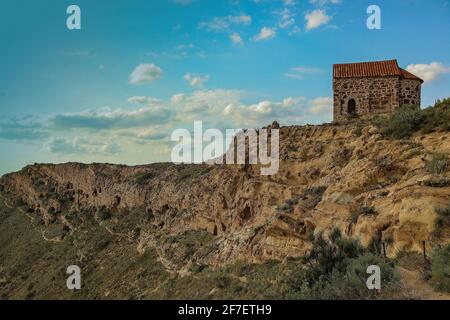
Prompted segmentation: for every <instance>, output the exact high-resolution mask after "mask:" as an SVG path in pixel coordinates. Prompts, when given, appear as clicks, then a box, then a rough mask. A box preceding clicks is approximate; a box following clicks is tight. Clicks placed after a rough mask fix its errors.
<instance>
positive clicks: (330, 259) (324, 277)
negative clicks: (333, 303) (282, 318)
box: [285, 229, 400, 299]
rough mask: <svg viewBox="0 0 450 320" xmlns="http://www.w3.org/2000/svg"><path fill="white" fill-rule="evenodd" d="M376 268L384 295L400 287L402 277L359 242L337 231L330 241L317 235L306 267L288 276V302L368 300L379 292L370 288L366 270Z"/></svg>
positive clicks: (377, 295)
mask: <svg viewBox="0 0 450 320" xmlns="http://www.w3.org/2000/svg"><path fill="white" fill-rule="evenodd" d="M370 265H377V266H379V267H380V269H381V273H382V275H383V276H382V281H383V282H382V288H383V289H384V290H383V291H384V292H386V291H387V292H389V293H392V292H393V290H392V289H396V288H399V287H400V280H399V277H398V275H397V273H396V271H395V269H394V267H392V266H391V265H390V264H388V263H387V262H385V261H384V260H382V259H381V258H380V257H378V256H376V255H374V254H372V253H368V252H367V251H366V250H365V249H364V248H363V247H362V246H361V245H360V244H359V242H357V241H356V240H351V239H344V238H342V236H341V234H340V232H338V231H337V229H335V230H333V232H332V233H331V235H330V241H327V240H325V239H324V238H323V237H322V236H318V237H317V238H316V239H315V241H314V242H313V247H312V250H311V252H310V253H309V255H308V256H307V257H306V258H305V266H307V267H304V268H300V269H295V270H293V271H292V272H291V273H290V275H289V276H287V277H286V279H285V281H286V286H287V293H286V297H287V298H288V299H368V298H377V297H379V295H380V292H377V291H371V290H368V289H367V286H366V280H367V277H368V276H367V267H368V266H370Z"/></svg>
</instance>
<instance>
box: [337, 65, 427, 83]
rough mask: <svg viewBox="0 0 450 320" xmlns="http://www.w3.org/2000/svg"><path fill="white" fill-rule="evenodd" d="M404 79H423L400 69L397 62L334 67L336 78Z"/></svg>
mask: <svg viewBox="0 0 450 320" xmlns="http://www.w3.org/2000/svg"><path fill="white" fill-rule="evenodd" d="M389 76H391V77H402V78H404V79H414V80H420V81H422V82H423V80H422V79H420V78H419V77H416V76H415V75H413V74H412V73H410V72H408V71H406V70H404V69H402V68H400V67H399V66H398V63H397V60H387V61H372V62H358V63H345V64H335V65H333V77H334V78H368V77H389Z"/></svg>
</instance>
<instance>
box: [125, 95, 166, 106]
mask: <svg viewBox="0 0 450 320" xmlns="http://www.w3.org/2000/svg"><path fill="white" fill-rule="evenodd" d="M128 103H131V104H145V105H148V106H152V105H153V106H156V105H161V100H160V99H157V98H153V97H146V96H133V97H129V98H128Z"/></svg>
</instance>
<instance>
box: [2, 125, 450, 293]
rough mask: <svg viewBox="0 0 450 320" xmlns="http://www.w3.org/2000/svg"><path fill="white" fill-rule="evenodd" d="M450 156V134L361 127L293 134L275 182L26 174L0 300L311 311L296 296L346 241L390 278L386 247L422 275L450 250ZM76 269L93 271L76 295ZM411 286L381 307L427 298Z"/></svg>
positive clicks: (244, 172)
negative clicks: (317, 258)
mask: <svg viewBox="0 0 450 320" xmlns="http://www.w3.org/2000/svg"><path fill="white" fill-rule="evenodd" d="M449 154H450V136H449V134H448V131H447V128H436V130H433V131H431V130H415V131H414V130H413V131H412V132H411V135H410V136H409V135H408V136H403V137H402V139H399V138H398V137H394V138H393V137H392V134H390V135H389V125H388V124H383V125H377V123H376V121H366V120H354V121H347V122H344V123H340V124H328V125H322V126H291V127H282V128H281V129H280V157H281V162H280V170H279V172H278V174H277V175H274V176H271V177H264V176H261V175H260V174H259V168H257V167H256V166H250V165H245V166H244V165H242V166H238V165H234V166H231V165H223V166H220V165H214V166H210V165H206V164H205V165H174V164H152V165H145V166H135V167H128V166H121V165H111V164H90V165H86V164H77V163H68V164H61V165H53V164H36V165H31V166H27V167H25V168H23V169H22V170H21V171H19V172H16V173H11V174H8V175H5V176H3V177H2V178H1V180H0V191H1V192H0V194H1V196H0V200H1V201H0V207H1V208H0V210H1V211H0V297H1V298H2V299H9V298H31V299H36V298H67V299H69V298H100V299H118V298H119V299H121V298H131V299H139V298H147V299H148V298H156V299H158V298H186V297H191V298H305V296H304V294H303V291H302V290H303V289H301V288H300V289H296V288H293V287H292V284H290V283H292V282H293V281H292V279H293V277H294V278H295V277H296V272H297V271H298V270H302V269H303V268H304V257H305V256H308V255H309V253H310V252H311V249H313V252H314V249H315V248H316V246H317V243H318V242H317V237H318V236H319V235H321V234H323V236H324V238H325V239H328V238H330V239H331V238H333V236H332V234H333V233H336V232H338V231H337V230H336V229H338V230H339V231H340V232H339V239H340V240H337V242H336V248H337V249H339V248H341V247H340V246H341V244H339V243H340V242H339V241H344V239H355V240H358V241H359V242H360V243H361V244H362V245H363V247H365V248H367V249H362V248H361V249H357V250H367V255H368V254H369V251H370V252H371V253H370V254H371V255H372V256H371V257H373V259H378V260H377V261H381V262H380V263H386V268H389V266H388V264H387V262H385V260H384V258H383V246H384V248H385V251H386V259H389V261H395V262H398V263H399V264H400V265H402V267H404V264H406V265H408V263H409V269H410V270H415V271H418V270H422V269H420V268H422V267H423V266H421V265H422V264H423V261H422V259H421V258H420V255H422V254H423V248H424V246H425V249H426V253H427V255H428V256H430V255H431V254H432V253H433V252H435V251H436V250H438V249H439V248H443V247H445V246H446V245H447V244H448V243H449V242H450V223H449V221H448V219H449V218H448V210H449V209H448V207H449V199H450V175H449V169H450V166H449V165H448V164H447V163H448V160H447V159H448V155H449ZM446 208H447V209H446ZM445 210H447V211H445ZM443 212H447V213H444V214H443ZM446 214H447V215H446ZM314 238H316V240H314ZM341 238H342V239H341ZM346 241H350V240H346ZM351 243H353V242H351ZM356 247H357V245H355V248H356ZM358 248H359V247H358ZM358 252H359V251H358ZM361 252H362V251H361ZM364 254H366V253H364ZM361 255H363V253H361ZM310 257H311V256H310ZM358 257H359V253H358V255H355V256H351V257H350V258H351V259H357V258H358ZM346 258H349V256H346ZM371 259H372V258H371ZM386 261H387V260H386ZM411 261H413V263H412V266H411ZM71 264H78V265H79V266H80V267H82V270H83V284H84V287H83V289H82V290H80V291H79V292H75V293H72V292H71V291H69V290H67V288H65V279H66V278H67V275H66V274H65V268H66V267H67V266H68V265H71ZM423 268H427V266H425V267H423ZM386 270H387V269H386ZM389 270H390V269H389ZM330 272H331V271H330ZM392 272H396V271H395V270H393V271H392ZM330 274H331V273H330ZM299 277H300V278H301V277H303V275H301V276H299ZM394 278H395V276H394V275H393V276H392V279H394ZM289 279H290V280H289ZM295 279H298V277H297V278H295ZM328 280H329V279H328ZM328 280H327V281H328ZM330 281H331V280H330ZM446 281H448V279H447V280H446ZM294 282H295V281H294ZM274 284H277V285H274ZM403 286H404V284H401V281H399V282H398V283H396V287H395V288H390V289H392V290H387V291H384V292H383V293H382V294H380V295H378V296H376V297H378V298H392V297H402V298H405V297H406V298H410V297H413V298H414V297H418V298H420V295H419V296H417V295H415V294H414V293H413V292H408V290H406V289H405V288H406V287H403ZM325 287H326V286H323V288H325ZM193 288H195V290H193ZM311 290H312V289H311ZM308 292H312V291H308ZM327 294H328V293H327ZM329 294H330V297H335V296H336V295H334V293H333V292H331V293H329ZM316 296H317V297H320V298H322V297H325V298H326V297H327V295H326V294H325V295H323V294H317V295H316ZM316 296H311V297H316ZM338 297H340V298H354V297H356V298H358V297H361V295H359V293H349V294H348V296H346V295H342V294H341V295H340V296H338Z"/></svg>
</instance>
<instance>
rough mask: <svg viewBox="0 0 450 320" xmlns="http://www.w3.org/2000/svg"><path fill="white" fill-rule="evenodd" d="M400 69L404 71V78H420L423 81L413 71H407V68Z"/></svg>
mask: <svg viewBox="0 0 450 320" xmlns="http://www.w3.org/2000/svg"><path fill="white" fill-rule="evenodd" d="M400 71H401V72H402V78H403V79H412V80H420V81H422V82H423V80H422V79H420V78H419V77H418V76H415V75H413V74H412V73H411V72H409V71H406V70H405V69H401V68H400Z"/></svg>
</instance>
